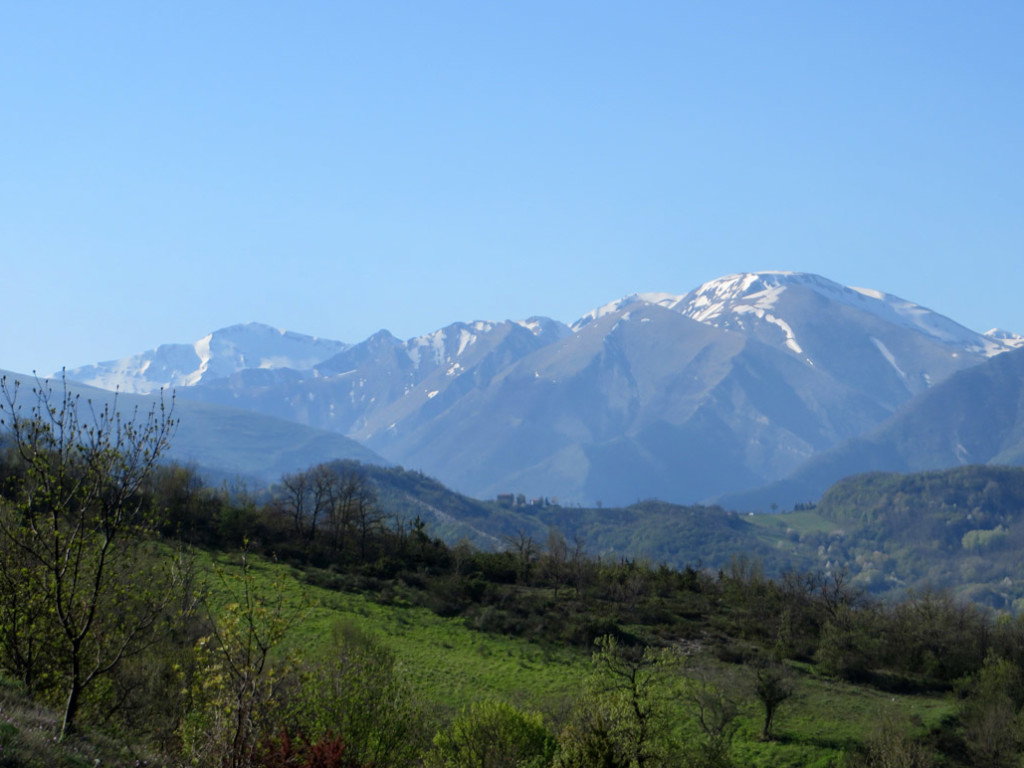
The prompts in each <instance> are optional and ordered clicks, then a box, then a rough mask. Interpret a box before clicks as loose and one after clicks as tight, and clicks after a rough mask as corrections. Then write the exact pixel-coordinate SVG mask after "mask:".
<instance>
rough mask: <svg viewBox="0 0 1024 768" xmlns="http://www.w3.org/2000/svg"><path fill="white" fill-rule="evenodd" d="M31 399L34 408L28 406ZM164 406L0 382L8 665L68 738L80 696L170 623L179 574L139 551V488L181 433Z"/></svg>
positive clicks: (1, 567) (142, 539) (147, 517)
mask: <svg viewBox="0 0 1024 768" xmlns="http://www.w3.org/2000/svg"><path fill="white" fill-rule="evenodd" d="M23 400H27V402H24V403H23V402H22V401H23ZM172 411H173V403H172V405H171V407H168V406H166V405H165V403H164V402H163V400H162V399H161V400H160V401H159V402H158V403H157V404H156V405H154V406H153V407H152V408H151V409H150V410H149V411H148V412H144V413H140V412H139V411H138V410H137V409H136V410H133V411H132V412H131V413H130V414H129V415H128V416H127V417H126V416H124V415H122V413H121V412H120V411H119V410H118V398H117V397H116V396H115V397H114V398H113V402H112V403H108V404H106V405H95V404H93V403H92V401H89V400H85V401H83V400H81V399H80V397H79V396H78V395H76V394H74V393H73V392H72V391H71V390H70V388H69V387H68V385H67V382H66V381H65V380H62V381H61V383H60V384H59V385H58V386H57V387H56V388H54V387H53V386H51V384H50V383H48V382H40V381H37V382H36V385H35V386H33V387H31V389H30V393H29V394H28V395H27V396H26V395H25V392H24V388H23V387H22V386H21V384H20V382H18V381H12V380H10V379H8V378H7V377H3V378H2V379H0V429H2V431H3V436H4V439H5V440H6V441H7V442H8V445H9V451H10V454H9V457H8V459H9V462H8V464H9V466H11V468H12V469H11V471H10V473H9V474H8V475H7V477H5V478H4V484H3V498H2V500H0V587H2V589H0V616H2V618H3V623H4V627H5V628H6V630H8V631H4V632H0V663H2V664H3V666H4V667H5V668H6V669H7V670H9V671H13V672H14V673H16V674H18V675H19V676H20V677H21V678H22V679H23V680H24V681H25V682H26V683H28V684H29V687H30V689H32V690H33V691H35V692H37V693H46V694H51V695H53V696H54V697H58V696H59V697H60V698H62V699H63V701H64V712H63V722H62V725H61V739H63V738H64V737H65V736H67V734H68V733H69V732H71V731H72V730H73V728H74V726H75V722H76V719H77V717H78V715H79V711H80V709H81V706H82V702H83V697H84V695H85V694H86V693H87V692H88V691H89V690H90V689H91V688H92V687H93V685H94V684H95V683H96V681H98V680H100V679H102V678H103V677H105V676H107V675H110V674H111V673H112V672H113V671H114V670H115V669H116V668H117V667H118V666H119V665H120V664H121V663H122V662H123V661H124V660H125V659H127V658H128V657H130V656H132V655H134V654H136V653H138V652H139V651H140V650H142V649H144V648H145V647H146V646H147V645H148V644H149V643H150V642H152V640H153V639H154V637H155V636H156V635H157V634H158V633H159V632H160V630H161V629H162V623H163V622H164V621H166V620H168V607H169V605H170V604H171V602H172V601H173V600H174V598H175V592H176V584H177V583H178V578H177V574H175V573H174V570H173V566H172V565H171V563H170V559H169V558H152V557H147V556H144V554H143V552H144V550H146V549H147V548H148V547H149V546H150V544H149V541H150V539H151V537H152V534H153V532H154V529H155V525H156V522H157V521H156V520H155V519H154V518H153V515H152V514H151V512H150V510H149V509H148V505H147V504H146V501H145V496H144V494H143V493H142V490H143V484H144V483H145V481H146V479H147V478H148V477H149V475H150V474H151V473H152V471H153V469H154V468H155V467H156V464H157V461H158V460H159V458H160V456H161V454H162V453H163V452H164V450H165V449H166V448H167V446H168V444H169V442H170V439H171V435H172V433H173V432H174V428H175V426H176V422H175V420H174V419H173V418H172Z"/></svg>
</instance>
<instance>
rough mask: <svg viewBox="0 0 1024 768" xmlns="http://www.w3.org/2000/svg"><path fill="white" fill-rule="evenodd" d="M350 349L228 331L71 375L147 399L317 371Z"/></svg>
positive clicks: (275, 334) (267, 331) (253, 330)
mask: <svg viewBox="0 0 1024 768" xmlns="http://www.w3.org/2000/svg"><path fill="white" fill-rule="evenodd" d="M347 347H348V345H347V344H343V343H342V342H340V341H331V340H329V339H318V338H316V337H315V336H304V335H302V334H299V333H292V332H290V331H279V330H277V329H276V328H271V327H270V326H269V325H263V324H262V323H245V324H243V325H233V326H231V327H229V328H222V329H221V330H219V331H214V332H213V333H211V334H209V335H207V336H204V337H203V338H201V339H200V340H199V341H197V342H195V343H194V344H162V345H161V346H159V347H157V348H156V349H153V350H150V351H149V352H142V353H140V354H138V355H132V356H131V357H125V358H122V359H121V360H110V361H107V362H105V363H96V364H95V365H87V366H84V367H82V368H76V369H75V370H74V371H69V372H68V376H69V377H70V378H72V379H74V380H75V381H81V382H83V383H85V384H91V385H92V386H96V387H100V388H101V389H111V390H113V389H119V390H120V391H121V392H128V393H138V394H146V393H149V392H156V391H157V390H159V389H160V388H161V387H168V388H172V387H190V386H194V385H196V384H198V383H199V382H201V381H209V380H211V379H218V378H223V377H224V376H230V375H231V374H232V373H235V372H236V371H241V370H249V369H259V370H266V369H271V368H296V369H306V368H311V367H313V366H314V365H316V364H317V363H319V362H321V361H323V360H326V359H327V358H329V357H331V356H332V355H335V354H337V353H338V352H340V351H342V350H343V349H346V348H347Z"/></svg>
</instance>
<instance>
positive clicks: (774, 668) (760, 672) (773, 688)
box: [753, 661, 795, 741]
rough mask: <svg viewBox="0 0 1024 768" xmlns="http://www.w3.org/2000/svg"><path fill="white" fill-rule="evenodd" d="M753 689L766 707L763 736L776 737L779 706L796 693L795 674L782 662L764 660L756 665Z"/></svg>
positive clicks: (764, 738)
mask: <svg viewBox="0 0 1024 768" xmlns="http://www.w3.org/2000/svg"><path fill="white" fill-rule="evenodd" d="M753 689H754V695H755V696H756V697H757V700H758V701H760V702H761V706H762V707H763V708H764V724H763V726H762V728H761V738H762V739H763V740H765V741H768V740H770V739H772V738H774V733H773V728H774V725H775V716H776V714H777V713H778V711H779V707H781V706H782V704H783V703H785V702H786V701H788V700H789V699H790V698H792V696H793V694H794V693H795V688H794V685H793V675H792V673H791V672H790V670H789V668H788V667H786V666H785V665H784V664H782V663H781V662H777V661H765V662H762V663H760V664H757V665H756V666H755V667H754V677H753Z"/></svg>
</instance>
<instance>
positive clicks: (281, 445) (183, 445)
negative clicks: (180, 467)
mask: <svg viewBox="0 0 1024 768" xmlns="http://www.w3.org/2000/svg"><path fill="white" fill-rule="evenodd" d="M0 375H5V376H7V377H8V380H9V382H11V383H13V382H14V381H19V382H21V383H22V385H23V386H24V387H27V388H28V389H23V390H22V395H21V397H20V398H19V403H20V404H21V406H22V407H23V408H31V407H32V405H34V404H35V403H34V401H33V399H32V398H31V397H29V396H28V391H29V389H31V387H33V386H36V377H35V376H32V375H23V374H18V373H13V372H9V371H0ZM49 384H50V386H51V387H52V388H53V389H54V390H58V389H59V387H60V386H61V384H60V382H59V381H56V380H50V382H49ZM42 385H43V386H45V385H46V383H45V382H43V383H42ZM70 388H71V391H72V393H73V394H77V395H79V396H80V397H81V398H82V399H83V400H85V401H92V402H93V403H94V404H95V405H96V406H97V408H102V406H103V405H104V404H108V403H109V404H111V406H112V407H114V403H115V394H114V393H112V392H110V391H108V390H104V389H98V388H95V387H91V386H87V385H81V384H77V383H72V384H70ZM158 402H159V396H158V395H133V394H124V393H120V394H117V395H116V408H117V410H118V411H119V412H120V413H122V414H123V415H124V416H125V417H127V418H131V415H132V414H134V413H138V414H142V415H145V414H147V413H148V412H149V410H150V409H151V408H152V407H153V406H154V405H155V404H157V403H158ZM164 403H165V405H166V406H168V407H171V406H172V405H173V410H172V411H171V413H172V415H173V417H174V418H175V419H177V420H178V427H177V429H176V431H175V434H174V438H173V439H172V441H171V444H170V448H169V450H168V452H167V454H166V455H165V458H166V459H168V460H173V461H178V462H180V463H183V464H190V465H195V466H196V467H197V468H198V469H199V470H200V471H202V472H203V473H204V474H205V475H206V476H207V477H208V478H215V479H227V480H234V479H236V478H239V479H242V480H245V481H247V482H257V483H270V482H274V481H277V480H278V479H279V478H280V477H281V475H282V474H285V473H287V472H295V471H297V470H301V469H305V468H307V467H309V466H311V465H313V464H319V463H321V462H325V461H333V460H335V459H353V460H356V461H361V462H364V463H371V464H387V463H388V462H387V460H386V459H384V458H383V457H382V456H380V455H378V454H376V453H374V452H373V451H371V450H370V449H368V448H366V447H364V446H362V445H360V444H359V443H357V442H355V441H354V440H351V439H349V438H347V437H345V436H344V435H340V434H338V433H336V432H328V431H326V430H321V429H314V428H312V427H307V426H305V425H302V424H297V423H295V422H294V421H286V420H284V419H276V418H273V417H271V416H265V415H263V414H260V413H253V412H252V411H244V410H240V409H238V408H228V407H224V406H221V405H215V404H211V403H202V402H192V401H188V400H185V399H183V398H175V399H174V400H173V401H172V399H171V397H170V396H169V395H165V396H164Z"/></svg>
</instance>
